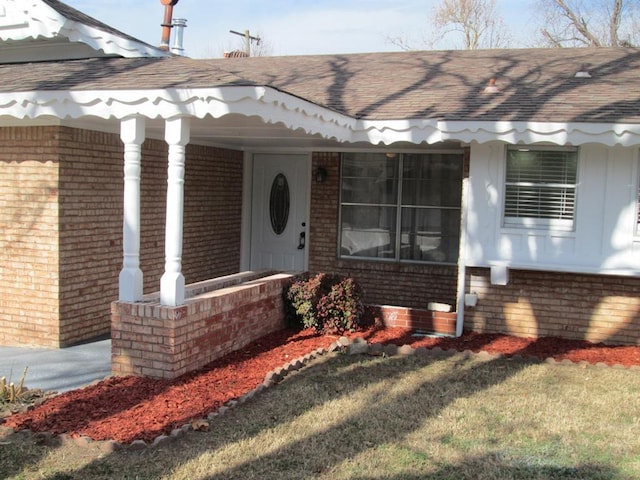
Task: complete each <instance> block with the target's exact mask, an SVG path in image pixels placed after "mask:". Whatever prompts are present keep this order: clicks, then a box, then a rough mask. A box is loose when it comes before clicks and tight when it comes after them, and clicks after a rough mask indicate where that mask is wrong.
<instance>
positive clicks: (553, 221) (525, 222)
mask: <svg viewBox="0 0 640 480" xmlns="http://www.w3.org/2000/svg"><path fill="white" fill-rule="evenodd" d="M511 151H522V152H535V151H539V152H572V153H574V154H575V156H576V170H575V183H562V184H560V183H544V182H538V183H527V182H509V181H508V172H509V163H508V162H509V160H508V156H509V152H511ZM579 171H580V152H579V149H578V148H574V147H554V146H535V147H533V146H510V147H507V148H506V149H505V158H504V178H503V185H502V186H503V201H502V227H503V228H530V229H540V230H556V231H575V226H576V219H577V209H578V205H577V203H578V186H579V178H578V175H579ZM510 185H513V186H517V185H521V186H532V187H535V186H543V187H549V188H567V189H573V191H574V195H573V211H572V216H571V218H570V219H567V218H564V219H562V218H543V217H534V216H531V217H525V216H520V217H515V216H507V198H508V195H507V190H508V188H509V186H510Z"/></svg>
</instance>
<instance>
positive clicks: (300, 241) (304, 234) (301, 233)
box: [298, 232, 306, 250]
mask: <svg viewBox="0 0 640 480" xmlns="http://www.w3.org/2000/svg"><path fill="white" fill-rule="evenodd" d="M305 237H306V233H305V232H300V240H299V241H298V250H302V249H303V248H304V243H305Z"/></svg>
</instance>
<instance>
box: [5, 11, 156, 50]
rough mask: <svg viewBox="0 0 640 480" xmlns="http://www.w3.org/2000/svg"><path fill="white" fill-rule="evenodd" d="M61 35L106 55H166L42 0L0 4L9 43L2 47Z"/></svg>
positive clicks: (57, 37)
mask: <svg viewBox="0 0 640 480" xmlns="http://www.w3.org/2000/svg"><path fill="white" fill-rule="evenodd" d="M60 38H66V39H68V40H69V41H70V42H77V43H82V44H85V45H88V46H89V47H91V49H93V50H94V51H95V52H96V53H98V52H103V54H104V55H117V56H121V57H126V58H137V57H162V56H166V55H167V54H166V53H165V52H163V51H162V50H160V49H158V48H155V47H152V46H151V45H147V44H146V43H144V42H141V41H136V40H134V39H132V38H129V37H127V36H120V35H117V34H115V33H111V32H107V31H105V30H101V29H99V28H96V27H93V26H90V25H85V24H83V23H80V22H76V21H73V20H70V19H68V18H66V17H65V16H63V15H61V14H60V13H58V12H57V11H56V10H55V9H53V8H51V7H50V6H49V5H47V4H45V3H44V2H42V1H40V0H2V2H1V3H0V41H3V42H7V45H6V46H4V47H3V48H9V45H10V44H11V43H14V42H20V41H29V40H43V39H58V40H59V39H60ZM96 56H101V55H98V54H97V55H96ZM25 60H29V59H25Z"/></svg>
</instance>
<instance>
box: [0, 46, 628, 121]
mask: <svg viewBox="0 0 640 480" xmlns="http://www.w3.org/2000/svg"><path fill="white" fill-rule="evenodd" d="M581 70H587V71H588V72H589V74H590V75H591V77H590V78H575V73H576V72H578V71H581ZM0 78H1V79H2V81H1V82H0V92H12V91H13V92H15V91H31V90H113V89H127V90H144V89H170V88H206V87H222V86H229V85H262V86H270V87H273V88H275V89H278V90H281V91H283V92H287V93H289V94H291V95H294V96H297V97H300V98H303V99H306V100H308V101H310V102H313V103H316V104H318V105H322V106H325V107H327V108H330V109H332V110H335V111H337V112H340V113H343V114H345V115H348V116H351V117H354V118H365V119H424V118H426V119H443V120H474V121H483V120H484V121H499V120H504V121H539V122H547V121H552V122H599V123H600V122H601V123H612V122H616V123H640V50H639V49H629V48H602V49H586V48H585V49H522V50H481V51H478V50H476V51H462V50H459V51H424V52H398V53H364V54H348V55H316V56H290V57H254V58H234V59H211V60H194V59H189V58H183V57H171V58H165V59H122V58H107V59H104V58H98V59H88V60H77V61H67V62H51V63H34V64H13V65H0ZM491 78H495V79H496V84H497V86H498V88H499V89H500V92H499V93H495V94H489V93H484V92H483V91H484V88H485V87H486V86H487V84H488V82H489V79H491Z"/></svg>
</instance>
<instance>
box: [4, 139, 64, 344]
mask: <svg viewBox="0 0 640 480" xmlns="http://www.w3.org/2000/svg"><path fill="white" fill-rule="evenodd" d="M58 142H59V133H58V127H33V128H0V345H34V344H37V345H43V346H48V347H55V346H57V338H58V322H57V320H58V290H59V283H58V153H57V151H58ZM36 339H37V340H36Z"/></svg>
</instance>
